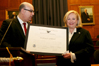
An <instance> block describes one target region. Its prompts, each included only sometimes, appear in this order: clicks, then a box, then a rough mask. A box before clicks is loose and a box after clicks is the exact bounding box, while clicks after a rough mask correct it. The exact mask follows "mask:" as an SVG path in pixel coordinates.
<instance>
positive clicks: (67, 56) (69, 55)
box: [63, 53, 71, 59]
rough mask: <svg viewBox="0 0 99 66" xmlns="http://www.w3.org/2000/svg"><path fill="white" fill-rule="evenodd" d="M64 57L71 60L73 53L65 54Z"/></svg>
mask: <svg viewBox="0 0 99 66" xmlns="http://www.w3.org/2000/svg"><path fill="white" fill-rule="evenodd" d="M63 57H64V58H66V59H70V58H71V53H66V54H63Z"/></svg>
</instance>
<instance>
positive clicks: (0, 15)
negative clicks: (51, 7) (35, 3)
mask: <svg viewBox="0 0 99 66" xmlns="http://www.w3.org/2000/svg"><path fill="white" fill-rule="evenodd" d="M22 2H29V3H31V4H32V0H0V27H1V24H2V22H3V20H5V19H6V10H10V9H18V8H19V5H20V4H21V3H22Z"/></svg>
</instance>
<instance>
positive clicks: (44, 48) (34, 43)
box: [25, 25, 68, 55]
mask: <svg viewBox="0 0 99 66" xmlns="http://www.w3.org/2000/svg"><path fill="white" fill-rule="evenodd" d="M67 44H68V29H67V28H66V27H52V26H51V27H49V26H38V25H29V29H28V33H27V35H26V42H25V49H26V50H27V51H30V52H32V53H34V54H46V55H61V54H62V53H64V52H65V51H66V50H67Z"/></svg>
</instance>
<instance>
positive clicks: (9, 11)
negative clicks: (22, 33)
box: [5, 9, 19, 19]
mask: <svg viewBox="0 0 99 66" xmlns="http://www.w3.org/2000/svg"><path fill="white" fill-rule="evenodd" d="M5 12H6V13H5V16H6V17H5V19H12V15H13V14H12V13H13V12H15V13H16V16H17V15H18V13H19V10H18V9H7V10H5Z"/></svg>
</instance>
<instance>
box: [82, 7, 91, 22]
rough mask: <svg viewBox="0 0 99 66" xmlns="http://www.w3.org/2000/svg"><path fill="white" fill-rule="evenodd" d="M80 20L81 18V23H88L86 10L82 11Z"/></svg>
mask: <svg viewBox="0 0 99 66" xmlns="http://www.w3.org/2000/svg"><path fill="white" fill-rule="evenodd" d="M81 18H82V23H89V22H90V18H89V14H88V13H87V9H84V12H83V13H82V14H81Z"/></svg>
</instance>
